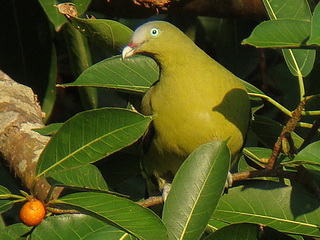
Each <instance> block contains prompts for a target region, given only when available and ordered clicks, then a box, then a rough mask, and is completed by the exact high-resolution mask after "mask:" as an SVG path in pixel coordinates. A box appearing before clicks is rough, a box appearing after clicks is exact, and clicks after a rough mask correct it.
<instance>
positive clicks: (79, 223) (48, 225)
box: [31, 214, 136, 240]
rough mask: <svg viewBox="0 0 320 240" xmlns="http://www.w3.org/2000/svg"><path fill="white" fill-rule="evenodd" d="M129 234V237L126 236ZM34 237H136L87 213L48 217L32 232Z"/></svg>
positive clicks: (96, 239) (102, 238) (37, 239)
mask: <svg viewBox="0 0 320 240" xmlns="http://www.w3.org/2000/svg"><path fill="white" fill-rule="evenodd" d="M57 229H59V231H57ZM126 235H128V238H126ZM31 237H32V239H35V240H43V239H70V240H71V239H84V240H85V239H95V240H99V239H101V240H104V239H136V238H134V237H132V236H131V238H129V234H128V233H125V232H124V231H122V230H119V229H117V228H115V227H113V226H111V225H109V224H108V223H106V222H104V221H101V220H99V219H97V218H94V217H92V216H89V215H85V214H63V215H57V216H53V217H48V218H46V219H45V220H44V221H42V222H41V224H40V225H39V226H37V227H36V229H35V230H34V231H33V232H32V234H31Z"/></svg>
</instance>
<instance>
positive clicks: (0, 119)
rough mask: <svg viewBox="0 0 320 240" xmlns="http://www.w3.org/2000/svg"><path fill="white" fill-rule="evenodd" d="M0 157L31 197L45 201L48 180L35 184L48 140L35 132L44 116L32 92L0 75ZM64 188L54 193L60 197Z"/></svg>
mask: <svg viewBox="0 0 320 240" xmlns="http://www.w3.org/2000/svg"><path fill="white" fill-rule="evenodd" d="M0 89H1V93H0V153H1V155H2V156H3V159H4V160H5V162H6V163H7V164H8V165H9V167H10V169H11V170H12V171H13V173H14V175H15V176H16V177H18V178H19V179H20V180H21V183H22V184H23V185H24V186H25V187H26V188H27V189H28V190H29V191H30V192H31V193H32V195H33V196H34V197H35V198H37V199H39V200H44V199H45V198H46V196H47V194H48V192H49V189H50V185H49V184H48V183H47V181H46V180H45V179H40V180H38V181H37V182H35V180H34V177H35V171H36V165H37V161H38V159H39V156H40V154H41V152H42V150H43V149H44V147H45V146H46V144H47V142H48V141H49V139H50V138H49V137H46V136H42V135H40V134H39V133H37V132H35V131H32V129H34V128H42V127H44V124H43V123H42V117H43V113H42V111H41V108H40V105H39V103H38V102H37V96H36V95H35V94H34V93H33V92H32V90H31V88H29V87H26V86H24V85H21V84H19V83H17V82H15V81H13V80H12V79H11V78H10V77H9V76H8V75H6V74H5V73H3V72H2V71H0ZM61 191H62V188H57V189H56V190H55V191H54V192H53V198H56V197H58V195H59V194H60V192H61Z"/></svg>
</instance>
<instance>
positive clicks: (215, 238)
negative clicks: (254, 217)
mask: <svg viewBox="0 0 320 240" xmlns="http://www.w3.org/2000/svg"><path fill="white" fill-rule="evenodd" d="M259 231H260V227H259V225H256V224H250V223H240V224H231V225H228V226H225V227H223V228H221V229H219V230H217V231H215V232H214V233H212V234H210V235H209V236H208V237H206V238H205V239H204V240H211V239H212V240H225V239H232V240H243V239H246V240H257V235H258V233H259Z"/></svg>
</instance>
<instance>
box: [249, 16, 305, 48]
mask: <svg viewBox="0 0 320 240" xmlns="http://www.w3.org/2000/svg"><path fill="white" fill-rule="evenodd" d="M310 28H311V22H309V21H301V20H295V19H278V20H271V21H266V22H262V23H260V24H259V25H258V26H257V27H256V28H255V29H254V30H253V32H252V34H251V35H250V37H249V38H247V39H245V40H244V41H243V43H244V44H251V45H253V46H255V47H259V48H268V47H272V48H276V47H278V48H283V47H299V46H301V45H303V44H305V43H306V41H307V38H308V37H309V34H310Z"/></svg>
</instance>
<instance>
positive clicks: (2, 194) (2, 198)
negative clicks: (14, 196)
mask: <svg viewBox="0 0 320 240" xmlns="http://www.w3.org/2000/svg"><path fill="white" fill-rule="evenodd" d="M10 195H11V192H10V191H9V190H8V189H7V188H6V187H4V186H1V185H0V213H2V212H5V211H7V210H9V209H10V208H12V206H13V202H12V201H11V200H7V198H9V197H10Z"/></svg>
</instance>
